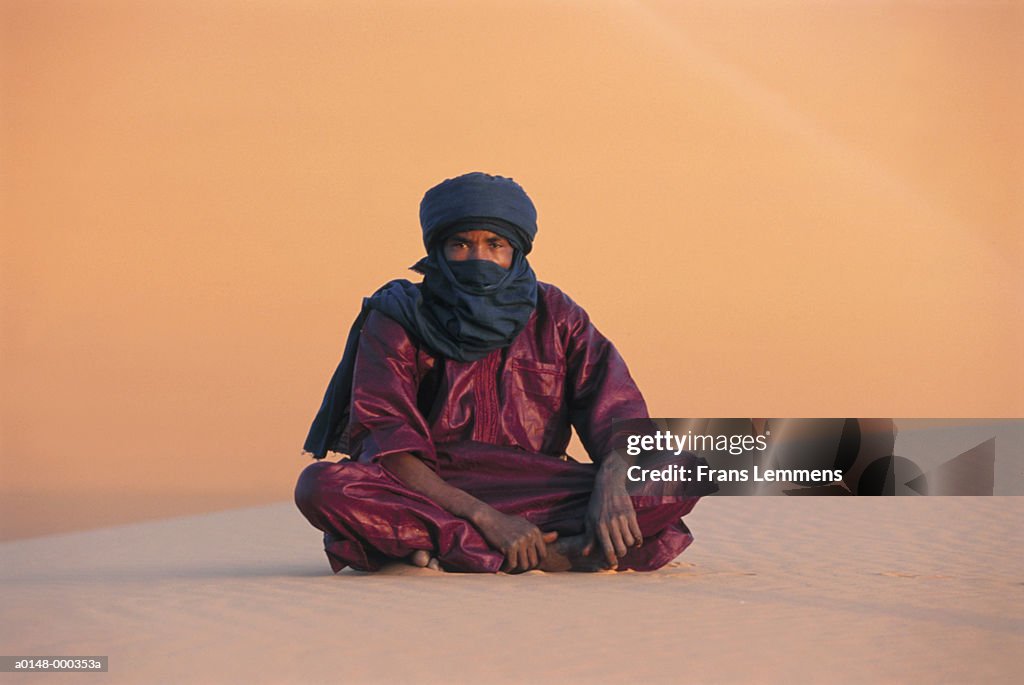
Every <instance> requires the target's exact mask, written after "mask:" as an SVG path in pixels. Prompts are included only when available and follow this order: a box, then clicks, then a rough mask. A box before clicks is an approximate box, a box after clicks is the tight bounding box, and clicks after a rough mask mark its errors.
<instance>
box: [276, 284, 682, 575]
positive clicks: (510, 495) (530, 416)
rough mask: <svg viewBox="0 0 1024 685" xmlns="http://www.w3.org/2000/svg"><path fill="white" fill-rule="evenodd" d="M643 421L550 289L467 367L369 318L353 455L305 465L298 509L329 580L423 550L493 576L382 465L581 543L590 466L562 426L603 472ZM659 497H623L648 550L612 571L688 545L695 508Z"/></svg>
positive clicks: (445, 520)
mask: <svg viewBox="0 0 1024 685" xmlns="http://www.w3.org/2000/svg"><path fill="white" fill-rule="evenodd" d="M647 415H648V414H647V407H646V404H645V403H644V400H643V396H642V395H641V394H640V391H639V389H638V388H637V387H636V384H635V383H634V382H633V379H632V377H631V376H630V375H629V370H628V369H627V368H626V364H625V362H624V361H623V359H622V357H621V356H620V355H619V353H618V351H617V350H616V349H615V347H614V346H613V345H612V344H611V342H610V341H609V340H608V339H607V338H605V337H604V336H603V335H602V334H601V333H600V332H599V331H598V330H597V328H596V327H594V326H593V324H591V323H590V319H589V317H588V316H587V314H586V312H585V311H583V309H582V308H581V307H579V306H578V305H577V304H576V303H574V302H573V301H572V300H571V299H569V297H568V296H566V295H565V294H564V293H562V292H561V291H560V290H558V288H556V287H554V286H552V285H548V284H545V283H540V284H539V297H538V304H537V309H536V311H535V312H534V314H533V315H532V316H531V317H530V320H529V322H528V323H527V325H526V328H525V329H524V330H523V331H522V333H520V334H519V336H518V337H517V338H516V339H515V341H514V342H513V343H512V344H511V345H509V346H508V347H506V348H503V349H500V350H495V351H494V352H491V353H490V354H489V355H487V356H486V357H484V358H483V359H480V360H478V361H474V362H457V361H453V360H450V359H443V358H439V357H435V356H433V355H431V354H430V352H429V351H427V350H425V349H423V348H422V347H420V346H418V345H417V344H416V343H415V342H414V340H413V339H412V338H410V336H409V335H408V334H407V333H406V331H405V329H404V328H402V326H401V325H399V324H398V323H396V322H395V321H393V320H391V319H389V318H387V317H386V316H384V315H383V314H381V313H379V312H371V313H370V315H369V317H368V318H367V319H366V323H365V325H364V327H363V329H362V333H361V335H360V339H359V347H358V354H357V357H356V364H355V370H354V376H353V386H352V404H351V420H350V424H349V427H348V432H349V436H350V441H349V444H350V445H351V447H352V455H353V458H352V459H351V460H342V461H341V462H338V463H332V462H318V463H315V464H312V465H310V466H309V467H307V469H306V470H305V471H303V473H302V475H301V476H300V478H299V483H298V486H297V487H296V492H295V498H296V503H297V504H298V506H299V509H300V510H301V511H302V513H303V514H304V515H305V516H306V517H307V518H308V519H309V521H310V522H311V523H312V524H313V525H314V526H315V527H317V528H318V529H320V530H322V531H323V532H324V542H325V549H326V551H327V556H328V558H329V560H330V563H331V567H332V568H333V569H334V570H335V571H336V572H337V571H339V570H341V569H342V568H344V567H345V566H352V567H353V568H356V569H360V570H374V569H377V568H379V567H380V565H381V564H382V563H384V562H386V561H388V560H394V559H398V558H404V557H407V556H408V555H409V554H411V553H412V552H413V551H415V550H419V549H429V550H432V551H433V555H434V556H436V557H437V558H438V559H439V561H440V562H441V564H442V566H443V567H445V568H446V569H449V570H459V571H481V572H494V571H497V570H498V569H499V568H500V566H501V564H502V560H503V557H502V554H501V553H500V552H499V551H497V550H495V549H493V548H491V547H490V546H489V545H488V544H487V542H486V541H485V540H484V538H483V536H482V535H481V534H480V532H479V531H478V530H477V529H476V528H475V527H474V526H473V525H472V524H471V523H469V522H468V521H466V520H465V519H461V518H459V517H456V516H454V515H452V514H450V513H448V512H447V511H445V510H444V509H442V508H441V507H440V506H438V505H437V504H435V503H434V502H432V501H431V500H430V499H428V498H427V497H425V496H423V495H421V494H419V493H416V492H414V491H412V490H410V489H409V488H407V487H406V486H405V485H404V484H402V482H401V481H399V480H398V479H397V478H395V477H394V476H393V475H391V474H390V473H389V472H388V471H386V470H385V469H384V468H383V467H381V466H380V465H379V464H378V463H377V462H378V461H379V459H380V458H381V457H383V456H385V455H388V454H394V453H398V452H410V453H412V454H414V455H416V456H417V457H419V458H420V459H421V460H423V461H424V462H425V463H426V464H428V465H429V466H430V467H431V468H433V469H434V471H435V472H436V473H438V475H439V476H440V477H441V478H442V479H443V480H445V481H446V482H448V483H449V484H451V485H453V486H454V487H457V488H459V489H462V490H464V491H466V492H468V493H469V494H470V495H472V496H474V497H476V498H477V499H480V500H482V501H484V502H486V503H487V504H489V505H491V506H493V507H494V508H495V509H497V510H498V511H501V512H502V513H505V514H512V515H517V516H522V517H524V518H526V519H527V520H529V521H530V522H531V523H533V524H534V525H536V526H538V527H539V528H540V529H541V530H542V531H548V530H556V531H558V532H559V534H560V535H563V536H564V535H573V534H578V533H582V532H583V528H584V523H583V521H584V516H585V514H586V508H587V503H588V501H589V498H590V494H591V492H592V490H593V484H594V477H595V475H596V473H597V465H596V464H582V463H578V462H575V461H573V460H571V459H567V458H566V456H565V449H566V447H567V446H568V444H569V439H570V437H571V429H572V427H575V428H576V430H577V432H578V433H579V436H580V439H581V441H582V442H583V445H584V447H585V448H586V450H587V452H588V453H589V454H590V456H591V458H592V459H593V460H594V461H595V462H596V463H597V464H599V463H600V461H601V459H602V458H603V457H604V456H605V455H606V454H608V453H610V452H611V451H612V449H613V445H614V443H615V438H616V436H615V435H614V431H613V419H625V418H645V417H647ZM659 487H661V488H664V486H658V485H655V484H652V486H650V488H654V489H647V490H643V491H640V492H639V493H638V494H635V495H634V496H633V504H634V507H635V508H636V511H637V519H638V523H639V525H640V529H641V532H642V533H643V536H644V544H643V546H642V547H641V548H639V549H637V548H632V549H630V551H629V553H628V554H627V555H626V556H625V557H623V558H622V559H620V562H619V568H620V569H630V568H631V569H636V570H653V569H656V568H659V567H660V566H662V565H664V564H665V563H667V562H668V561H670V560H671V559H673V558H674V557H675V556H677V555H678V554H679V553H680V552H682V551H683V550H684V549H685V548H686V547H687V546H688V545H689V544H690V543H691V542H692V541H693V537H692V536H691V535H690V532H689V530H688V529H687V528H686V526H685V525H684V524H683V523H682V521H680V517H682V516H684V515H685V514H686V513H688V512H689V511H690V509H692V508H693V506H694V504H695V503H696V500H697V498H695V497H683V496H681V495H678V494H676V493H674V492H671V491H668V490H664V489H657V488H659Z"/></svg>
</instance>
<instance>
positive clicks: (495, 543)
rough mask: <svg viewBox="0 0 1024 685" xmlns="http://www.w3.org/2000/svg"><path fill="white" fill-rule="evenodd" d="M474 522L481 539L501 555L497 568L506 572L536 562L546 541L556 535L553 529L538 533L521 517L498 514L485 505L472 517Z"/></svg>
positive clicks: (543, 555)
mask: <svg viewBox="0 0 1024 685" xmlns="http://www.w3.org/2000/svg"><path fill="white" fill-rule="evenodd" d="M474 523H475V524H476V526H477V528H479V529H480V532H481V533H482V534H483V536H484V539H485V540H487V542H489V543H490V544H491V546H492V547H494V548H495V549H497V550H499V551H500V552H501V553H502V554H504V555H505V564H504V565H503V566H502V569H501V570H503V571H505V572H508V573H512V572H518V571H529V570H530V569H533V568H537V567H538V566H540V563H541V562H542V561H544V559H545V558H546V557H547V545H550V544H551V543H552V542H554V541H555V540H557V539H558V533H557V532H555V531H550V532H547V533H542V532H541V531H540V528H538V527H537V526H535V525H533V524H532V523H530V522H529V521H527V520H526V519H524V518H523V517H521V516H509V515H508V514H502V513H501V512H500V511H498V510H497V509H494V508H493V507H489V506H488V507H486V509H485V511H484V512H482V513H481V514H480V515H479V516H477V517H475V520H474Z"/></svg>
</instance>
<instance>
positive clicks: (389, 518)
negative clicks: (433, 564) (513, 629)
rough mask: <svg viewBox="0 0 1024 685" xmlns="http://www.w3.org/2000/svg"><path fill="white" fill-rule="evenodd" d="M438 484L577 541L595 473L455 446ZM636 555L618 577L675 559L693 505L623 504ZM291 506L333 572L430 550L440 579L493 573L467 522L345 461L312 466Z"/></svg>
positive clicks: (651, 500)
mask: <svg viewBox="0 0 1024 685" xmlns="http://www.w3.org/2000/svg"><path fill="white" fill-rule="evenodd" d="M438 469H439V473H440V476H441V477H442V478H443V479H444V480H445V481H446V482H448V483H449V484H451V485H453V486H454V487H457V488H459V489H461V490H464V491H466V492H467V493H469V494H470V495H473V496H474V497H476V498H477V499H480V500H481V501H483V502H486V503H487V504H489V505H491V506H492V507H494V508H495V509H497V510H498V511H501V512H502V513H505V514H510V515H514V516H522V517H523V518H525V519H527V520H528V521H530V522H531V523H533V524H534V525H536V526H537V527H538V528H540V529H541V530H542V531H552V530H553V531H557V532H558V533H559V534H560V535H562V536H570V535H579V534H580V533H583V532H584V520H585V516H586V512H587V505H588V503H589V501H590V495H591V493H592V492H593V488H594V478H595V476H596V473H597V467H596V466H594V465H593V464H581V463H578V462H574V461H562V460H559V459H554V458H552V457H550V456H546V455H539V454H533V453H529V452H525V451H523V450H518V449H514V448H509V447H496V446H494V445H486V444H482V443H459V444H455V445H442V446H439V447H438ZM632 500H633V506H634V508H635V510H636V513H637V523H638V524H639V526H640V531H641V533H642V534H643V537H644V544H643V546H642V547H640V548H639V549H638V548H630V550H629V552H628V553H627V554H626V556H624V557H623V558H622V559H620V561H619V568H620V569H634V570H644V571H648V570H654V569H657V568H660V567H661V566H663V565H665V564H666V563H668V562H669V561H671V560H672V559H674V558H675V557H676V556H678V555H679V554H680V553H681V552H682V551H683V550H684V549H686V547H687V546H689V544H690V543H691V542H693V536H692V535H691V534H690V531H689V530H688V529H687V528H686V526H685V525H684V524H683V523H682V521H680V518H681V517H682V516H684V515H686V514H687V513H689V511H690V510H691V509H692V508H693V506H694V504H696V501H697V498H696V497H679V496H675V495H672V494H671V493H669V494H666V493H665V492H661V491H655V490H651V489H647V490H642V491H639V492H638V493H637V494H636V495H635V496H633V497H632ZM295 501H296V504H297V505H298V507H299V509H300V510H301V511H302V513H303V514H304V515H305V516H306V518H307V519H309V521H310V523H312V524H313V526H315V527H316V528H318V529H320V530H322V531H324V547H325V550H326V552H327V556H328V559H329V560H330V563H331V567H332V568H333V569H334V570H335V572H337V571H340V570H341V569H342V568H344V567H345V566H352V567H353V568H356V569H360V570H376V569H378V568H380V566H381V565H382V564H383V563H385V562H387V561H389V560H395V559H401V558H405V557H407V556H409V555H410V554H412V552H414V551H416V550H419V549H424V550H431V553H432V554H433V555H434V556H436V557H437V558H438V559H439V560H440V561H441V563H442V565H443V566H444V567H445V568H446V569H449V570H458V571H478V572H495V571H497V570H499V569H500V567H501V564H502V562H503V556H502V555H501V553H500V552H498V551H497V550H494V549H492V548H491V547H490V546H489V545H488V544H487V541H486V540H484V538H483V536H482V535H481V534H480V532H479V531H478V530H477V529H476V527H474V526H473V525H472V524H471V523H469V522H468V521H466V520H464V519H461V518H459V517H457V516H453V515H452V514H450V513H448V512H447V511H445V510H444V509H442V508H441V507H439V506H438V505H437V504H435V503H434V502H433V501H431V500H430V499H428V498H427V497H424V496H423V495H420V494H419V493H416V492H414V491H412V490H410V489H409V488H407V487H406V486H405V485H403V484H402V483H401V482H400V481H399V480H398V479H396V478H395V477H394V476H392V475H391V474H390V473H388V472H387V471H386V470H385V469H383V468H382V467H380V466H379V465H377V464H363V463H357V462H353V461H350V460H343V461H341V462H338V463H332V462H317V463H315V464H311V465H310V466H309V467H307V468H306V470H305V471H303V473H302V475H301V476H300V477H299V482H298V485H297V487H296V490H295Z"/></svg>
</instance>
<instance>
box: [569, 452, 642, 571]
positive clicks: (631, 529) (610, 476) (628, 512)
mask: <svg viewBox="0 0 1024 685" xmlns="http://www.w3.org/2000/svg"><path fill="white" fill-rule="evenodd" d="M585 526H586V528H585V530H584V535H585V538H584V539H585V542H584V545H583V554H584V555H585V556H589V555H590V553H591V552H593V551H594V548H595V546H596V545H598V544H599V545H600V547H601V550H602V551H603V552H604V557H605V560H606V561H607V562H608V568H612V569H614V568H618V566H619V558H620V557H624V556H626V552H627V551H628V549H629V548H630V547H633V546H636V547H639V546H640V545H641V544H643V534H642V533H641V532H640V524H638V523H637V520H636V511H635V510H634V509H633V501H632V500H631V499H630V498H629V493H628V492H626V465H625V463H624V462H623V461H622V458H621V457H619V456H618V455H616V454H614V453H613V454H609V455H608V456H606V457H605V459H604V461H603V462H602V463H601V468H600V470H599V471H598V473H597V478H596V479H595V481H594V492H593V494H591V496H590V504H589V506H588V507H587V517H586V519H585Z"/></svg>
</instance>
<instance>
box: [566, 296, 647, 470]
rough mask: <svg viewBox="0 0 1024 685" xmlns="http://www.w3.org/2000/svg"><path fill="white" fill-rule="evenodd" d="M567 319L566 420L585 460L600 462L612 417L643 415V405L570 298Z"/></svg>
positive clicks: (612, 439) (612, 352)
mask: <svg viewBox="0 0 1024 685" xmlns="http://www.w3.org/2000/svg"><path fill="white" fill-rule="evenodd" d="M566 321H567V322H568V341H567V343H566V357H567V368H568V377H567V387H568V390H569V420H570V421H571V422H572V425H573V427H574V428H575V429H576V432H577V433H578V434H579V436H580V440H581V441H582V442H583V447H584V448H585V449H586V450H587V454H589V455H590V458H591V460H593V461H594V462H595V463H600V462H601V460H602V459H603V458H604V456H605V455H607V454H608V453H610V452H611V451H612V450H613V449H614V448H615V445H616V441H617V439H618V438H619V436H617V435H616V434H615V426H614V425H613V421H614V420H616V419H620V420H621V419H646V418H647V417H648V413H647V404H646V402H644V398H643V395H642V394H641V393H640V389H639V388H638V387H637V385H636V382H635V381H634V380H633V377H632V376H630V374H629V369H628V368H627V367H626V362H625V360H624V359H623V358H622V355H620V354H619V351H618V350H616V349H615V346H614V345H613V344H612V343H611V341H610V340H608V338H606V337H604V335H602V334H601V332H600V331H598V330H597V328H596V327H595V326H594V325H593V324H592V323H591V322H590V317H589V316H588V315H587V313H586V312H585V311H584V310H583V308H582V307H580V306H579V305H576V304H575V303H573V307H572V309H571V310H570V312H569V313H568V315H567V317H566Z"/></svg>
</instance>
